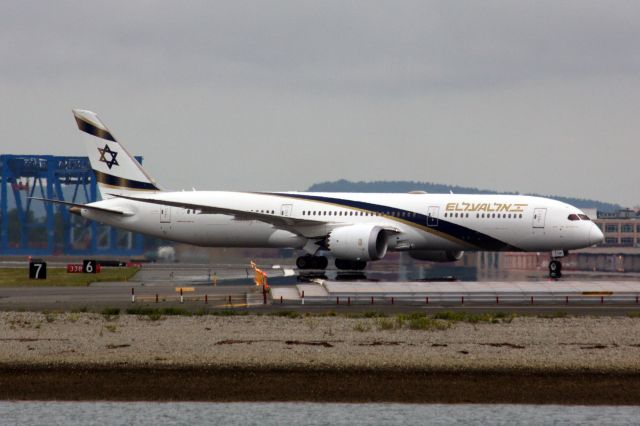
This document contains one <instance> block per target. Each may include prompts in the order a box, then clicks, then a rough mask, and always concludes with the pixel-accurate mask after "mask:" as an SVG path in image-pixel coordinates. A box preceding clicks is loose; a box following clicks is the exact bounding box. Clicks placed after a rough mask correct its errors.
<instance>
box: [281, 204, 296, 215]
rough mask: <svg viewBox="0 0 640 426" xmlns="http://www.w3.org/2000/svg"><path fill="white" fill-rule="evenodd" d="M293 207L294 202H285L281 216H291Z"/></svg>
mask: <svg viewBox="0 0 640 426" xmlns="http://www.w3.org/2000/svg"><path fill="white" fill-rule="evenodd" d="M292 208H293V204H283V205H282V207H280V216H284V217H289V216H291V209H292Z"/></svg>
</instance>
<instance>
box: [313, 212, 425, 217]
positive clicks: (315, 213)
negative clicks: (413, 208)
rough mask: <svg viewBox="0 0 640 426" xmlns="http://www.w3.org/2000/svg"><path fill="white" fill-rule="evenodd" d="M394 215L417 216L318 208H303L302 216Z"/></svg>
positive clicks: (402, 213)
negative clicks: (319, 209) (320, 209)
mask: <svg viewBox="0 0 640 426" xmlns="http://www.w3.org/2000/svg"><path fill="white" fill-rule="evenodd" d="M382 215H387V216H393V217H406V218H408V217H416V214H415V213H412V212H405V211H402V212H397V211H387V212H367V211H353V210H350V211H344V212H343V211H331V210H328V211H324V210H322V211H317V210H303V211H302V216H382Z"/></svg>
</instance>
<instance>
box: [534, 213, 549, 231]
mask: <svg viewBox="0 0 640 426" xmlns="http://www.w3.org/2000/svg"><path fill="white" fill-rule="evenodd" d="M546 216H547V209H533V227H534V228H544V221H545V218H546Z"/></svg>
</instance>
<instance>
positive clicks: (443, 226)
mask: <svg viewBox="0 0 640 426" xmlns="http://www.w3.org/2000/svg"><path fill="white" fill-rule="evenodd" d="M260 194H264V195H277V196H280V197H287V198H297V199H301V200H308V201H319V202H324V203H331V204H336V205H340V206H344V207H351V208H355V209H360V210H365V211H369V212H373V213H380V214H384V215H385V216H386V217H387V218H388V219H392V220H393V219H398V220H399V221H400V220H401V221H403V222H410V223H411V224H412V225H414V226H415V227H418V228H420V229H422V230H426V231H427V232H432V233H434V234H438V233H440V234H445V235H448V236H449V237H452V238H455V239H456V240H458V241H459V242H460V243H461V244H462V245H466V246H469V247H470V248H476V249H481V250H488V251H522V249H520V248H518V247H514V246H513V245H511V244H508V243H506V242H504V241H501V240H499V239H497V238H494V237H492V236H490V235H487V234H483V233H482V232H478V231H476V230H474V229H470V228H467V227H466V226H462V225H458V224H457V223H452V222H449V221H446V220H443V219H440V218H438V219H437V220H438V225H437V226H433V227H432V226H427V216H426V215H423V214H420V213H417V212H412V211H409V210H403V209H399V208H397V207H389V206H385V205H382V204H374V203H367V202H363V201H356V200H349V199H344V198H334V197H323V196H318V195H310V194H287V193H278V192H270V193H260ZM387 212H391V213H394V214H396V216H398V217H394V216H389V215H388V213H387ZM402 215H404V217H402Z"/></svg>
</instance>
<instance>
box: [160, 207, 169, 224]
mask: <svg viewBox="0 0 640 426" xmlns="http://www.w3.org/2000/svg"><path fill="white" fill-rule="evenodd" d="M160 223H171V207H169V206H161V207H160Z"/></svg>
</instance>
